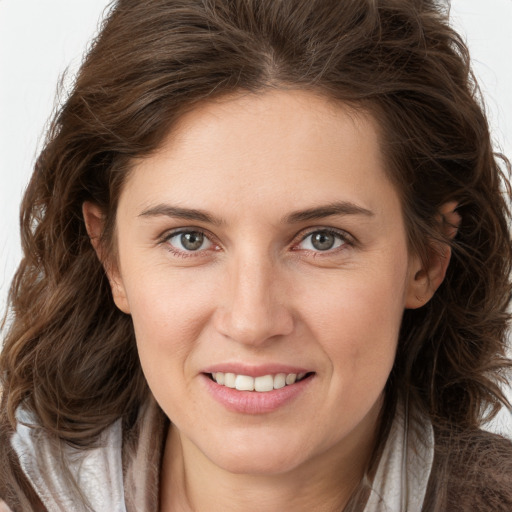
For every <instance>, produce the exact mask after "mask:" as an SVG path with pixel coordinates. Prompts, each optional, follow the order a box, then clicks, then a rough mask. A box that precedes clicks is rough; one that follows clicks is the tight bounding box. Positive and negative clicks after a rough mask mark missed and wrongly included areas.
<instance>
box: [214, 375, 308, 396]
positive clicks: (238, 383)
mask: <svg viewBox="0 0 512 512" xmlns="http://www.w3.org/2000/svg"><path fill="white" fill-rule="evenodd" d="M207 375H208V376H209V377H210V379H211V380H213V381H214V382H216V383H217V384H219V385H220V386H225V387H227V388H232V389H236V390H238V391H257V392H259V393H265V392H268V391H273V390H274V389H282V388H284V387H286V386H291V385H292V384H295V383H296V382H300V381H302V380H304V379H307V378H308V377H311V376H312V375H314V372H308V373H299V374H297V373H277V374H275V375H270V374H269V375H262V376H260V377H250V376H249V375H239V374H236V373H224V372H215V373H209V374H207Z"/></svg>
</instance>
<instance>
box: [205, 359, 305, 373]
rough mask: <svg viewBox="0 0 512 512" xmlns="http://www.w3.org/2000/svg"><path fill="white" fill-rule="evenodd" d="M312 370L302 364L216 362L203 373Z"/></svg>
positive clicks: (300, 371) (303, 371)
mask: <svg viewBox="0 0 512 512" xmlns="http://www.w3.org/2000/svg"><path fill="white" fill-rule="evenodd" d="M311 371H312V370H311V369H310V368H309V369H308V368H304V367H301V366H293V365H287V364H279V363H269V364H264V365H250V364H243V363H234V362H232V363H230V362H226V363H216V364H213V365H211V366H208V367H207V368H205V369H204V370H203V371H202V373H217V372H222V373H235V374H236V375H247V376H248V377H260V376H262V375H276V374H278V373H286V374H289V373H295V374H299V373H308V372H311Z"/></svg>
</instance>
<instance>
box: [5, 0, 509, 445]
mask: <svg viewBox="0 0 512 512" xmlns="http://www.w3.org/2000/svg"><path fill="white" fill-rule="evenodd" d="M446 11H447V8H446V7H445V6H443V5H442V4H441V2H437V1H434V0H344V1H339V0H147V1H144V2H141V1H139V0H119V1H118V2H116V3H114V4H113V6H112V9H111V11H110V13H109V15H108V16H107V17H106V19H105V21H104V24H103V27H102V31H101V33H100V36H99V37H98V38H97V40H96V41H95V42H94V44H93V46H92V47H91V49H90V51H89V53H88V55H87V57H86V59H85V61H84V63H83V65H82V67H81V69H80V72H79V74H78V76H77V78H76V82H75V84H74V87H73V89H72V91H71V92H70V94H69V98H68V99H67V101H66V102H65V104H64V105H63V106H62V108H61V109H60V111H59V112H58V113H57V115H56V116H55V118H54V120H53V123H52V125H51V129H50V130H49V133H48V136H47V140H46V144H45V146H44V149H43V150H42V152H41V154H40V156H39V158H38V160H37V163H36V166H35V169H34V173H33V176H32V179H31V181H30V184H29V186H28V189H27V191H26V194H25V197H24V200H23V204H22V208H21V226H22V227H21V230H22V245H23V254H24V257H23V260H22V262H21V263H20V266H19V268H18V271H17V273H16V276H15V279H14V281H13V284H12V287H11V290H10V296H9V301H10V302H9V303H10V314H11V317H12V322H11V325H10V327H9V329H8V331H7V333H6V336H5V342H4V349H3V352H2V354H1V357H0V372H1V378H2V382H1V386H2V387H3V390H4V396H3V408H2V419H1V421H2V423H3V425H4V429H9V428H14V426H15V411H16V409H17V407H18V406H20V405H21V404H23V406H24V407H26V408H28V409H29V410H31V411H33V412H34V413H35V414H36V415H37V417H38V418H39V421H40V423H41V425H42V426H43V427H44V428H45V429H46V430H47V431H48V432H50V433H53V434H55V435H56V436H58V437H59V438H61V439H64V440H66V441H69V442H72V443H75V444H82V445H89V444H91V443H92V442H93V441H94V439H95V438H96V436H97V435H98V434H99V433H100V432H101V431H102V430H103V429H104V428H105V427H107V426H108V425H110V424H111V423H112V422H113V421H115V420H116V419H118V418H120V417H122V418H124V419H125V420H126V421H129V419H130V418H131V417H132V415H133V414H134V412H135V411H136V410H137V409H138V407H139V406H140V404H141V402H142V401H143V400H144V397H145V394H146V392H147V386H146V383H145V381H144V378H143V375H142V372H141V368H140V365H139V361H138V356H137V351H136V346H135V340H134V333H133V328H132V324H131V319H130V317H129V316H126V315H124V314H123V313H122V312H120V311H119V310H118V309H116V307H115V306H114V303H113V301H112V298H111V293H110V287H109V283H108V280H107V278H106V276H105V273H104V270H103V267H102V266H101V264H100V262H99V261H98V258H97V257H96V255H95V253H94V250H93V248H92V246H91V243H90V240H89V238H88V236H87V233H86V230H85V226H84V221H83V218H82V213H81V205H82V203H83V202H84V201H85V200H89V201H93V202H95V203H97V204H98V205H100V206H101V208H102V209H103V211H104V213H105V218H106V228H105V232H104V234H103V243H104V244H105V246H106V247H108V248H109V250H110V252H111V253H112V254H114V253H115V239H114V237H113V233H114V228H115V215H116V207H117V202H118V198H119V195H120V193H121V190H122V185H123V181H124V180H125V179H126V176H127V174H128V173H129V171H130V162H131V161H132V160H133V159H134V158H136V157H141V156H144V155H147V154H149V153H151V152H152V151H154V150H155V149H156V148H157V147H158V146H159V144H160V142H161V141H162V139H163V137H164V136H165V135H166V134H167V133H168V131H169V130H171V129H172V127H173V124H174V123H175V122H176V120H177V119H178V118H179V117H180V116H181V115H182V114H183V113H184V112H185V111H187V110H190V109H193V108H194V105H196V104H198V103H200V102H204V101H208V100H209V99H212V98H214V97H217V96H220V95H225V94H229V93H232V92H235V91H237V90H247V91H251V92H254V93H258V92H260V91H263V90H265V89H266V88H281V87H290V88H302V89H308V90H313V91H317V92H320V93H322V94H324V95H326V96H328V97H330V98H332V99H334V100H339V101H342V102H348V103H350V104H351V105H353V106H354V107H355V108H361V109H364V110H365V111H367V112H370V113H371V114H372V115H373V116H375V118H376V119H377V120H378V122H379V125H380V128H381V146H382V151H383V154H384V156H385V159H386V167H387V171H388V174H389V176H390V178H391V179H392V180H393V182H394V183H395V184H396V186H397V189H398V190H399V192H400V194H401V198H402V204H403V210H404V216H405V219H406V224H407V229H408V236H409V242H410V246H411V250H414V251H417V252H418V253H419V254H420V255H422V257H423V258H424V259H425V260H427V259H428V257H429V253H430V251H431V247H432V242H433V241H434V240H442V241H443V243H451V246H452V254H453V255H452V261H451V263H450V266H449V269H448V273H447V276H446V279H445V281H444V283H443V284H442V286H441V287H440V289H439V290H438V291H437V293H436V294H435V296H434V297H433V299H432V300H431V301H430V302H429V303H428V304H427V305H425V306H424V307H423V308H421V309H419V310H407V311H405V313H404V318H403V325H402V329H401V333H400V340H399V349H398V353H397V356H396V363H395V366H394V368H393V371H392V375H391V377H390V379H389V383H388V388H387V393H388V396H391V397H397V396H398V395H400V394H401V395H407V398H408V401H409V403H411V404H413V405H414V406H415V407H416V408H417V409H418V410H420V411H422V413H423V414H426V415H428V416H430V418H431V419H432V421H433V422H434V423H443V424H449V425H453V426H455V427H457V428H462V429H464V428H472V427H475V426H478V425H479V424H480V423H481V420H482V415H483V414H484V413H488V412H491V414H492V413H493V412H496V410H497V408H498V407H499V405H500V404H501V403H502V402H503V403H504V402H506V400H505V398H504V396H503V394H502V392H501V390H500V387H499V383H500V382H501V381H503V378H504V374H503V372H504V370H505V368H507V367H509V366H510V362H509V361H508V360H507V359H506V357H505V345H506V344H505V337H506V328H507V322H508V313H507V304H508V301H509V296H510V292H511V284H510V278H509V275H510V265H511V261H512V248H511V243H510V237H509V232H508V225H507V224H508V219H509V212H508V209H507V197H508V195H509V189H508V185H507V182H506V180H504V179H503V176H502V170H500V163H499V157H498V155H495V154H493V149H492V145H491V140H490V136H489V128H488V125H487V120H486V117H485V114H484V111H483V107H482V104H481V102H480V99H479V92H478V88H477V85H476V82H475V80H474V77H473V75H472V73H471V70H470V63H469V55H468V51H467V48H466V46H465V45H464V43H463V41H462V40H461V38H460V37H459V35H458V34H457V33H456V32H454V31H453V30H452V29H451V28H450V27H449V25H448V21H447V20H448V17H447V12H446ZM501 167H502V169H508V163H507V161H506V160H505V159H502V166H501ZM448 201H456V202H457V204H458V208H457V212H458V213H459V215H460V216H461V224H460V227H459V230H458V233H457V235H456V237H455V239H454V240H453V241H449V240H445V239H442V236H441V234H440V233H439V229H438V225H439V222H438V211H439V207H440V206H441V205H442V204H444V203H446V202H448ZM2 449H3V448H1V449H0V452H1V451H2Z"/></svg>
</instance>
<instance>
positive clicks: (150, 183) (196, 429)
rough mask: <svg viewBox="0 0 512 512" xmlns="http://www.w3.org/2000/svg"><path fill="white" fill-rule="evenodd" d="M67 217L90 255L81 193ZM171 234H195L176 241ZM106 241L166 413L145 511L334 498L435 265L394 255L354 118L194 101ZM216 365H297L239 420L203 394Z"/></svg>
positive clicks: (112, 274)
mask: <svg viewBox="0 0 512 512" xmlns="http://www.w3.org/2000/svg"><path fill="white" fill-rule="evenodd" d="M340 202H343V204H344V205H345V207H344V209H343V208H342V209H341V210H343V211H338V212H337V213H336V214H333V213H332V212H330V213H331V214H327V213H328V212H326V211H324V212H318V211H317V212H316V217H315V218H305V216H304V215H302V218H298V217H300V216H297V215H295V218H291V217H293V214H294V213H297V212H300V211H305V210H310V209H318V208H322V207H325V206H326V205H327V206H330V205H331V206H332V205H333V204H335V203H336V204H338V206H339V203H340ZM347 204H349V205H351V208H349V209H347V207H346V206H347ZM162 205H165V208H167V210H165V208H164V207H162ZM169 205H170V206H172V207H173V208H182V209H194V210H201V211H202V212H205V213H206V214H207V215H208V216H209V217H213V219H206V218H202V219H194V220H192V219H185V218H182V217H180V216H176V214H175V213H176V210H173V211H171V210H169V208H168V206H169ZM354 205H355V206H357V208H358V209H359V210H357V209H354V208H353V207H354ZM446 210H447V212H449V211H452V210H453V205H447V208H446ZM173 212H174V213H173ZM165 213H167V214H165ZM84 216H85V220H86V224H87V226H88V230H89V233H90V235H91V238H92V240H93V243H94V244H95V247H96V249H97V251H98V254H99V256H100V258H102V259H105V258H103V257H102V256H103V255H102V253H101V247H99V246H98V243H97V240H98V235H99V234H100V232H101V229H102V214H101V211H100V210H99V209H98V207H97V206H95V205H94V204H91V203H85V204H84ZM180 229H181V230H184V231H187V230H188V231H189V232H191V231H192V232H202V233H204V234H205V235H206V237H207V238H206V240H207V241H206V242H205V243H204V244H203V246H201V247H200V249H199V250H196V251H190V250H189V251H187V250H185V249H184V248H183V245H180V241H181V238H180V236H176V235H175V232H176V230H180ZM326 229H328V230H334V231H335V235H333V236H334V240H335V244H334V247H333V248H332V249H329V250H323V251H322V250H318V249H316V248H315V247H314V246H313V245H312V238H311V236H310V235H311V233H318V232H324V233H325V230H326ZM322 230H323V231H322ZM116 236H117V248H118V254H117V262H116V264H115V265H113V266H107V269H108V273H109V278H110V281H111V285H112V291H113V296H114V300H115V302H116V304H117V306H118V307H119V308H120V309H121V310H122V311H124V312H126V313H128V314H130V315H131V316H132V319H133V324H134V328H135V333H136V338H137V344H138V349H139V354H140V360H141V364H142V368H143V370H144V373H145V376H146V378H147V381H148V384H149V387H150V389H151V391H152V392H153V394H154V396H155V398H156V400H157V402H158V403H159V405H160V406H161V407H162V409H163V410H164V412H165V413H166V414H167V415H168V416H169V418H170V419H171V421H172V423H173V424H172V427H171V428H170V431H169V435H168V439H167V442H166V448H165V453H164V458H163V467H162V474H161V510H162V511H170V510H173V511H176V510H178V511H181V510H183V511H188V510H194V511H211V510H223V511H238V510H240V511H242V510H243V511H244V512H246V511H251V510H267V511H274V510H275V511H277V510H295V511H301V510H304V511H306V510H307V511H310V510H316V511H322V510H340V509H341V508H342V507H343V506H344V505H345V504H346V502H347V500H348V498H349V496H350V494H351V492H353V490H354V488H355V486H356V485H357V483H358V481H359V480H360V478H361V476H362V474H363V472H364V469H365V467H366V465H367V463H368V460H369V457H370V454H371V452H372V449H373V446H374V439H375V434H376V430H377V428H378V418H379V412H380V409H381V405H382V398H383V389H384V386H385V383H386V380H387V378H388V376H389V373H390V371H391V368H392V365H393V361H394V357H395V351H396V346H397V339H398V331H399V327H400V322H401V318H402V314H403V311H404V309H405V308H416V307H420V306H421V305H423V304H424V303H425V302H427V301H428V300H429V299H430V297H431V296H432V294H433V293H434V291H435V289H436V288H437V287H438V286H439V284H440V283H441V281H442V279H443V277H444V273H445V270H446V266H447V264H448V260H449V250H448V249H447V250H445V251H439V252H437V253H436V255H437V256H435V257H433V258H432V259H431V267H429V268H428V269H426V268H423V267H422V263H421V261H420V260H419V258H418V257H416V256H415V255H414V254H410V252H409V250H408V244H407V238H406V232H405V227H404V219H403V215H402V209H401V205H400V201H399V196H398V193H397V191H396V190H395V188H394V186H393V184H392V183H391V181H390V180H389V179H388V177H387V176H386V173H385V169H384V163H383V161H382V158H381V152H380V148H379V138H378V127H377V125H376V123H375V121H374V120H373V119H372V118H371V116H369V115H366V114H364V113H355V112H354V111H351V110H349V109H348V107H346V106H344V105H342V104H339V103H333V102H330V101H329V100H327V99H326V98H324V97H322V96H319V95H315V94H314V93H312V92H306V91H290V90H288V91H280V90H275V91H269V92H264V93H260V94H258V95H255V94H249V93H248V94H245V95H244V94H238V95H235V96H229V97H227V98H223V99H221V100H217V101H215V102H209V103H206V104H204V105H202V106H200V107H198V108H196V109H195V110H194V111H192V112H190V113H188V114H186V115H185V116H184V117H183V118H182V119H181V121H180V123H179V125H178V126H177V127H175V128H174V129H173V131H172V133H171V134H170V135H169V137H168V138H167V140H166V141H165V142H164V143H163V144H162V146H161V148H160V150H159V151H157V152H156V153H154V154H152V155H151V156H149V157H147V158H145V159H141V160H139V161H137V162H135V164H134V168H133V170H132V172H131V174H130V176H129V178H128V179H127V182H126V184H125V186H124V189H123V191H122V193H121V197H120V202H119V206H118V211H117V232H116ZM225 362H234V363H243V364H246V365H265V364H272V363H278V364H287V365H292V366H298V367H303V368H307V369H308V370H309V371H312V372H314V375H313V377H312V378H311V379H310V381H309V382H308V384H307V387H306V388H305V391H304V392H301V393H299V394H298V395H297V396H296V397H295V398H294V399H293V400H291V401H290V402H287V403H286V404H285V405H283V406H281V407H279V408H278V409H277V410H275V411H273V412H270V413H266V414H242V413H239V412H233V411H228V410H227V409H226V408H225V407H224V406H223V405H222V404H220V403H218V402H217V401H215V400H213V399H212V397H211V395H210V394H209V393H207V392H205V386H204V375H203V373H202V372H203V371H204V368H205V367H207V366H208V365H211V364H216V363H219V364H220V363H225ZM212 504H215V506H214V507H213V508H212Z"/></svg>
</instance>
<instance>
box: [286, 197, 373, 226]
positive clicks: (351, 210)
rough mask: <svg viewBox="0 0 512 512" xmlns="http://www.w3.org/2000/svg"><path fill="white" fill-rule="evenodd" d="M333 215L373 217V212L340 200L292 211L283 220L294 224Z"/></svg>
mask: <svg viewBox="0 0 512 512" xmlns="http://www.w3.org/2000/svg"><path fill="white" fill-rule="evenodd" d="M333 215H364V216H366V217H373V216H374V213H373V212H372V211H371V210H368V209H366V208H363V207H362V206H358V205H357V204H354V203H351V202H348V201H340V202H336V203H329V204H327V205H323V206H317V207H314V208H308V209H307V210H299V211H296V212H292V213H290V214H289V215H287V216H286V217H285V219H284V222H286V223H288V224H294V223H297V222H305V221H308V220H316V219H323V218H324V217H331V216H333Z"/></svg>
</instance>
